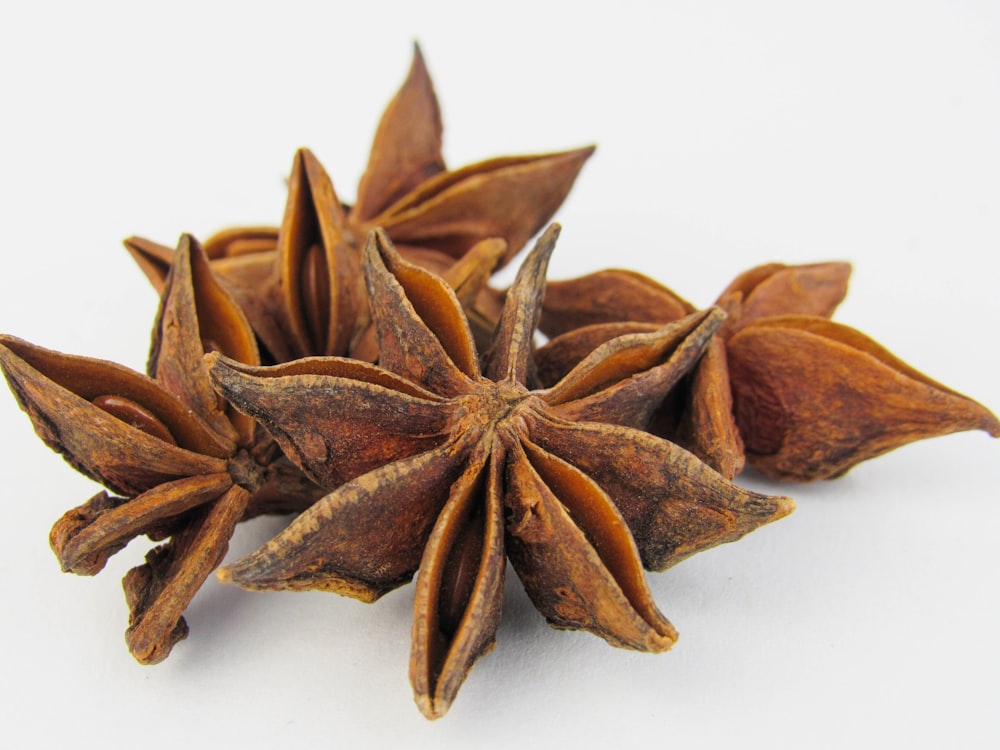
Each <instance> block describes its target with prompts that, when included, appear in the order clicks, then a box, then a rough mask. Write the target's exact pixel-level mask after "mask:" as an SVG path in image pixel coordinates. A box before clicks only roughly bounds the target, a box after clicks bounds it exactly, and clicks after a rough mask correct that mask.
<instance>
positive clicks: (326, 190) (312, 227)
mask: <svg viewBox="0 0 1000 750" xmlns="http://www.w3.org/2000/svg"><path fill="white" fill-rule="evenodd" d="M441 132H442V127H441V114H440V110H439V107H438V102H437V98H436V96H435V93H434V88H433V85H432V83H431V79H430V76H429V75H428V72H427V68H426V66H425V64H424V60H423V56H422V55H421V53H420V49H419V47H416V46H415V47H414V55H413V63H412V65H411V67H410V71H409V74H408V76H407V78H406V81H405V82H404V83H403V86H402V87H401V88H400V90H399V91H398V92H397V93H396V95H395V96H394V97H393V99H392V101H390V103H389V105H388V107H387V108H386V110H385V113H384V114H383V116H382V120H381V122H380V123H379V126H378V129H377V131H376V133H375V139H374V142H373V144H372V148H371V153H370V156H369V161H368V166H367V169H366V171H365V173H364V175H363V176H362V178H361V182H360V184H359V186H358V196H357V201H356V202H355V204H354V205H353V206H347V205H345V204H343V203H342V202H341V201H340V199H339V198H338V197H337V194H336V192H335V191H334V188H333V184H332V182H331V181H330V178H329V177H328V176H327V173H326V171H325V170H324V169H323V167H322V165H321V164H320V163H319V161H318V160H317V159H316V157H315V156H313V154H312V153H311V152H309V151H308V150H306V149H300V150H299V152H298V153H297V154H296V156H295V160H294V163H293V165H292V173H291V177H290V179H289V186H288V202H287V204H286V209H285V215H284V219H283V221H282V224H281V227H280V228H273V229H270V228H267V227H249V228H246V229H229V230H225V231H223V232H222V233H220V234H218V235H216V236H215V237H213V238H209V240H207V241H206V243H205V245H206V252H208V254H209V257H211V258H212V259H213V269H214V270H215V272H216V273H217V274H218V275H219V277H220V278H221V279H222V280H223V281H224V283H226V284H227V286H228V287H229V288H230V290H231V292H232V294H233V296H234V297H235V298H236V299H237V301H238V302H239V303H240V305H241V306H242V308H243V310H244V312H245V313H246V315H247V317H248V318H249V319H250V323H251V325H252V326H253V328H254V331H255V332H256V333H257V335H258V337H259V338H260V340H261V342H262V343H263V344H264V346H265V348H266V349H267V350H268V353H269V354H270V358H271V360H272V361H274V362H285V361H289V360H291V359H295V358H299V357H304V356H311V355H350V356H352V357H355V358H360V359H369V360H374V359H375V357H376V356H377V351H375V348H374V345H373V343H372V342H373V336H372V335H371V334H370V333H368V332H367V328H368V324H369V317H368V311H367V306H366V299H365V295H364V293H363V280H362V278H361V273H360V255H361V249H362V247H361V246H362V244H363V242H364V240H365V238H366V237H367V235H368V232H369V231H370V230H371V229H373V228H374V227H381V228H382V229H383V230H384V231H385V232H386V233H387V234H388V235H389V237H391V238H392V240H393V242H394V243H395V244H396V246H397V249H398V250H399V251H400V252H401V253H402V254H403V255H404V256H405V257H407V258H408V259H409V260H411V261H412V262H415V263H418V264H420V265H422V266H424V267H426V268H430V269H432V270H434V271H435V272H438V273H440V274H442V275H444V276H445V277H446V278H448V276H449V275H455V274H461V271H458V270H455V269H454V268H453V266H454V265H455V264H456V262H458V261H461V259H462V258H464V257H465V256H466V255H467V254H469V253H470V252H473V249H474V248H477V247H478V248H480V251H481V255H482V256H483V257H482V262H483V263H484V268H485V273H486V276H487V277H488V275H489V274H490V273H492V272H493V270H495V269H497V268H499V267H501V266H503V265H504V264H506V263H507V261H509V260H510V259H511V258H512V257H513V256H514V255H515V254H516V253H517V252H518V251H520V250H521V248H522V247H523V246H524V244H525V243H526V242H527V241H528V239H530V238H531V237H532V236H533V235H534V234H536V233H537V232H538V231H539V230H540V229H541V228H542V227H543V226H544V225H545V223H546V222H547V221H548V220H549V219H550V218H551V217H552V214H553V213H555V211H556V209H557V208H558V207H559V206H560V204H561V203H562V202H563V200H564V199H565V198H566V195H567V194H568V193H569V190H570V188H571V187H572V185H573V182H574V180H575V179H576V176H577V175H578V174H579V172H580V169H581V168H582V167H583V164H584V162H586V160H587V159H588V158H589V157H590V155H591V154H592V153H593V151H594V149H593V147H587V148H581V149H576V150H572V151H566V152H560V153H549V154H540V155H533V156H512V157H501V158H494V159H490V160H487V161H482V162H478V163H476V164H472V165H469V166H467V167H463V168H461V169H457V170H448V169H446V167H445V163H444V157H443V156H442V153H441ZM489 238H499V240H503V241H504V242H505V243H506V245H505V246H503V247H500V248H499V249H493V248H491V249H490V250H483V249H482V247H481V243H482V242H483V241H484V240H487V239H489ZM497 241H498V240H497V239H494V240H493V242H497ZM125 244H126V247H127V248H128V250H129V252H130V253H131V254H132V255H133V257H134V258H135V259H136V260H137V262H138V263H139V265H140V266H141V267H142V269H143V270H144V271H145V272H146V274H147V276H149V278H150V280H151V281H152V282H153V284H154V285H155V286H157V288H160V287H161V286H162V279H163V274H164V272H165V269H166V267H167V266H168V265H169V262H170V256H171V250H170V248H167V247H165V246H162V245H159V244H157V243H155V242H151V241H149V240H144V239H142V238H137V237H133V238H130V239H128V240H126V243H125ZM448 280H449V281H451V279H448ZM479 287H480V288H479V289H477V290H476V291H477V292H481V294H478V295H477V294H473V295H470V296H469V298H468V300H467V301H466V306H467V309H468V310H469V311H470V315H472V316H473V318H474V319H473V322H474V323H476V324H477V328H478V330H477V331H476V332H477V334H478V336H479V337H480V338H483V337H484V336H485V335H486V334H487V332H488V333H489V334H492V326H493V325H494V324H495V322H496V321H495V315H496V314H497V312H498V302H497V299H496V296H495V293H493V292H492V291H491V290H488V289H486V288H485V279H484V280H483V281H482V283H480V285H479ZM477 297H478V298H477Z"/></svg>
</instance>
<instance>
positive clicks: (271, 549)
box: [209, 227, 793, 718]
mask: <svg viewBox="0 0 1000 750" xmlns="http://www.w3.org/2000/svg"><path fill="white" fill-rule="evenodd" d="M557 233H558V228H557V227H552V228H550V229H549V230H548V231H547V232H546V233H545V234H544V235H543V236H542V238H541V239H540V240H539V242H538V244H537V246H536V248H535V250H534V251H533V252H532V253H531V254H530V255H529V257H528V258H527V259H526V260H525V262H524V264H523V265H522V267H521V269H520V271H519V273H518V276H517V280H516V281H515V283H514V285H513V287H512V288H511V289H510V290H509V292H508V294H507V296H506V300H505V304H504V307H503V310H502V314H501V317H500V323H499V326H498V328H497V333H496V338H495V341H494V344H493V346H492V348H491V349H490V350H489V351H488V352H487V353H486V355H485V357H484V360H483V363H482V368H481V365H480V358H479V355H478V353H477V349H476V346H475V343H474V341H473V339H472V334H471V331H470V328H469V325H468V322H467V320H466V317H465V315H464V313H463V311H462V309H461V306H460V305H459V303H458V300H457V299H456V297H455V295H454V294H453V293H452V292H451V290H450V289H449V287H448V286H447V284H445V283H444V282H443V281H442V280H440V279H439V278H438V277H437V276H435V275H434V274H432V273H430V272H428V271H426V270H423V269H421V268H419V267H417V266H415V265H411V264H410V263H408V262H406V261H405V260H403V259H402V258H401V257H400V255H399V254H398V253H397V252H396V251H395V250H394V249H393V247H392V245H391V242H390V241H389V239H388V237H387V236H386V235H385V234H384V233H382V232H380V231H375V232H374V233H373V234H372V235H371V237H370V239H369V242H368V244H367V247H366V251H365V256H364V271H365V276H366V280H367V284H368V290H369V295H370V300H371V306H372V311H373V316H374V319H375V326H376V330H377V335H378V343H379V351H380V359H379V362H380V366H378V367H376V366H373V365H368V364H365V363H361V362H358V361H355V360H350V359H341V358H314V359H310V360H304V361H300V362H293V363H289V364H284V365H277V366H275V367H269V368H259V367H258V368H255V367H250V366H247V365H243V364H239V363H237V362H234V361H232V360H229V359H225V358H223V357H221V356H219V355H210V357H209V360H210V361H211V362H212V363H213V366H212V377H213V379H214V381H215V382H216V384H217V386H218V388H219V390H220V392H221V393H222V394H223V395H224V396H225V397H226V398H227V399H228V400H229V401H231V402H232V403H233V404H234V405H235V406H236V407H237V408H239V409H241V410H243V411H245V412H246V413H247V414H249V415H251V416H253V417H254V418H255V419H258V420H260V421H261V423H262V424H264V425H265V426H266V427H267V428H268V430H269V431H270V432H271V434H273V435H274V436H275V438H276V439H277V440H278V442H279V443H280V444H281V446H282V448H283V449H284V451H285V453H286V455H288V456H289V457H290V458H291V460H293V461H294V462H296V463H297V464H298V465H299V466H301V467H302V469H303V471H305V472H306V473H307V474H308V475H309V476H310V477H312V478H313V479H314V480H315V481H316V482H317V483H319V484H323V485H327V486H338V485H339V488H338V489H336V490H335V491H333V492H332V493H331V494H329V495H327V496H326V497H325V498H323V499H322V500H320V501H318V502H317V503H316V504H315V505H313V506H312V507H311V508H310V509H308V510H307V511H305V512H304V513H303V514H302V515H300V516H299V517H298V518H297V519H296V520H295V521H294V522H293V523H292V524H291V525H290V526H289V527H288V528H287V529H286V530H285V531H284V532H282V533H281V534H279V535H278V536H277V537H276V538H275V539H273V540H272V541H271V542H269V543H268V544H267V545H265V546H264V547H262V548H261V549H260V550H258V551H257V552H255V553H253V554H251V555H250V556H248V557H246V558H244V559H242V560H240V561H238V562H236V563H234V564H232V565H230V566H227V567H225V568H222V569H221V570H220V571H219V575H220V578H222V579H223V580H227V581H230V582H233V583H236V584H238V585H240V586H243V587H245V588H251V589H291V590H301V589H323V590H329V591H335V592H337V593H341V594H345V595H348V596H353V597H356V598H359V599H362V600H365V601H371V600H374V599H377V598H378V597H379V596H381V595H382V594H384V593H386V592H387V591H389V590H391V589H393V588H395V587H397V586H399V585H401V584H403V583H405V582H406V581H408V580H409V579H410V578H411V577H412V576H413V574H414V572H415V571H417V570H418V568H419V573H418V577H417V585H416V594H415V601H414V622H413V645H412V655H411V663H410V677H411V682H412V685H413V689H414V693H415V696H416V700H417V702H418V705H419V706H420V708H421V710H422V711H423V712H424V714H425V715H426V716H428V717H429V718H436V717H439V716H441V715H443V714H444V713H445V712H446V711H447V709H448V707H449V706H450V704H451V702H452V700H453V698H454V697H455V694H456V693H457V691H458V689H459V687H460V686H461V684H462V682H463V680H464V679H465V676H466V674H467V673H468V671H469V669H470V668H471V666H472V664H473V662H474V661H475V660H476V659H477V658H478V657H479V656H480V655H481V654H483V653H485V652H486V651H487V650H489V649H490V648H491V647H492V645H493V642H494V637H495V633H496V629H497V626H498V623H499V619H500V605H501V597H502V590H503V579H504V570H505V558H509V559H510V560H511V562H512V564H513V566H514V569H515V570H516V571H517V573H518V576H519V577H520V579H521V581H522V582H523V583H524V586H525V589H526V590H527V592H528V594H529V596H530V597H531V599H532V601H533V602H534V604H535V606H536V607H537V608H538V610H539V611H540V612H541V613H542V614H543V615H544V616H545V617H546V618H547V619H548V620H549V622H550V623H552V624H553V625H554V626H556V627H559V628H571V629H582V630H587V631H590V632H592V633H595V634H596V635H599V636H601V637H602V638H605V639H606V640H607V641H609V642H610V643H612V644H614V645H616V646H623V647H627V648H633V649H638V650H644V651H663V650H665V649H667V648H669V647H670V646H671V645H672V644H673V642H674V640H675V638H676V632H675V631H674V629H673V626H672V625H671V624H670V623H669V622H668V621H667V620H666V619H665V618H664V617H663V615H662V614H660V612H659V610H658V609H657V608H656V605H655V604H654V602H653V601H652V597H651V595H650V592H649V590H648V588H647V586H646V583H645V579H644V575H643V573H642V567H643V566H645V567H646V568H649V569H652V570H661V569H663V568H666V567H667V566H669V565H672V564H674V563H675V562H678V561H679V560H682V559H684V558H685V557H687V556H689V555H691V554H694V553H695V552H698V551H700V550H703V549H706V548H708V547H711V546H714V545H716V544H719V543H722V542H728V541H732V540H734V539H737V538H739V537H741V536H743V535H744V534H746V533H748V532H749V531H752V530H753V529H755V528H758V527H759V526H761V525H762V524H764V523H767V522H769V521H772V520H774V519H776V518H780V517H782V516H784V515H786V514H787V513H788V512H790V511H791V509H792V507H793V504H792V502H791V500H789V499H787V498H782V497H769V496H766V495H760V494H757V493H753V492H749V491H746V490H743V489H740V488H738V487H736V486H734V485H732V484H730V483H729V482H727V481H725V480H724V479H723V478H722V477H721V476H720V475H718V474H717V473H716V472H714V471H712V470H711V469H709V468H708V467H707V466H706V465H704V464H703V463H701V462H700V461H699V460H698V459H696V458H695V457H694V456H693V455H691V454H690V453H688V452H687V451H685V450H683V449H681V448H678V447H677V446H675V445H673V444H671V443H669V442H667V441H665V440H662V439H659V438H657V437H654V436H652V435H650V434H648V433H646V432H644V431H641V429H637V428H641V427H643V426H644V425H645V423H646V422H647V421H648V419H649V416H650V414H651V411H652V406H651V404H653V403H655V402H657V401H658V400H659V399H660V398H662V397H663V395H664V394H665V393H666V392H668V391H669V390H670V388H671V387H672V386H673V385H674V384H675V383H676V382H677V380H678V379H680V378H681V377H682V376H683V375H684V373H685V372H687V371H688V370H689V369H690V367H691V366H692V365H693V364H694V363H695V362H696V361H697V359H698V357H699V355H700V354H701V352H702V350H703V349H704V346H705V344H706V342H707V341H708V340H709V338H710V337H711V335H712V333H713V332H714V331H715V329H716V328H717V327H718V325H719V324H720V322H721V320H722V317H723V316H722V314H721V311H718V310H710V311H706V312H702V313H694V314H692V315H689V316H686V317H684V318H683V319H681V320H679V321H677V322H675V323H673V324H671V325H667V326H665V327H661V328H659V329H658V330H656V331H653V332H651V333H647V334H639V335H632V336H624V337H621V338H617V339H614V340H612V341H609V342H608V343H606V344H605V345H604V346H602V347H599V348H598V349H597V350H596V351H594V352H593V353H592V354H591V355H590V356H588V357H587V358H586V359H585V360H584V361H583V362H581V363H580V364H579V365H578V366H577V367H575V368H574V369H573V370H572V371H571V372H570V373H569V374H568V375H567V376H566V377H565V378H563V379H562V380H560V381H559V382H558V383H556V384H555V385H554V386H553V387H552V388H550V389H547V390H529V389H528V387H527V386H526V384H527V383H528V382H530V380H531V373H530V371H531V368H532V349H533V345H532V337H533V335H534V332H535V328H536V324H537V319H538V314H539V311H540V303H541V298H542V290H543V285H544V276H545V269H546V267H547V264H548V259H549V255H550V253H551V251H552V249H553V247H554V243H555V239H556V236H557ZM345 481H346V483H345V484H341V483H342V482H345Z"/></svg>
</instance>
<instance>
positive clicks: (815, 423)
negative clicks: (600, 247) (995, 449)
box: [538, 263, 1000, 481]
mask: <svg viewBox="0 0 1000 750" xmlns="http://www.w3.org/2000/svg"><path fill="white" fill-rule="evenodd" d="M850 271H851V269H850V266H849V265H848V264H846V263H819V264H813V265H801V266H786V265H783V264H780V263H771V264H768V265H764V266H758V267H756V268H753V269H750V270H749V271H746V272H745V273H743V274H741V275H740V276H738V277H737V278H736V280H735V281H733V283H732V284H730V285H729V287H727V288H726V290H725V291H724V292H723V293H722V294H721V295H720V297H719V300H718V302H717V303H716V304H717V305H720V306H721V307H723V308H724V309H725V310H726V312H727V313H728V319H727V321H726V323H725V324H724V325H723V326H722V328H721V329H720V331H719V334H718V335H717V337H716V339H715V340H714V341H713V342H712V344H710V345H709V349H708V351H707V352H706V354H705V356H704V357H703V358H702V359H701V361H700V362H699V364H698V366H697V367H696V369H695V370H694V372H693V373H692V374H691V375H690V376H689V378H688V379H687V381H686V383H685V384H684V385H683V387H681V388H678V389H677V390H676V391H674V392H673V393H672V394H671V395H670V397H669V398H668V400H667V401H666V402H665V403H664V405H663V408H662V409H661V410H660V412H659V413H658V415H657V419H656V421H655V426H654V427H653V428H652V429H653V430H654V431H656V432H657V433H658V434H663V435H665V436H666V437H668V438H670V439H671V440H675V441H677V442H678V443H680V444H681V445H684V446H685V447H687V448H688V449H690V450H691V451H693V452H694V453H695V454H697V455H698V456H700V457H701V458H703V459H704V460H705V461H707V462H708V463H709V464H711V465H712V466H714V467H715V468H717V469H718V470H719V471H720V472H722V473H723V474H724V475H726V476H728V477H732V476H734V475H735V474H737V473H738V472H739V471H740V470H741V469H742V467H743V463H744V456H745V458H746V460H748V461H749V463H750V464H751V465H753V466H754V467H755V468H757V469H759V470H760V471H762V472H764V473H765V474H767V475H769V476H771V477H775V478H778V479H790V480H798V481H811V480H815V479H827V478H832V477H836V476H840V475H842V474H844V473H845V472H846V471H848V470H849V469H851V468H852V467H853V466H855V465H856V464H858V463H860V462H861V461H864V460H867V459H869V458H873V457H875V456H878V455H880V454H882V453H885V452H887V451H890V450H892V449H894V448H897V447H899V446H902V445H905V444H906V443H910V442H912V441H914V440H919V439H922V438H928V437H934V436H937V435H944V434H947V433H951V432H958V431H962V430H973V429H980V430H986V431H987V432H989V433H990V434H991V435H993V436H994V437H997V436H1000V422H998V421H997V418H996V417H995V416H994V415H993V414H991V413H990V412H989V411H988V410H987V409H986V408H984V407H983V406H981V405H980V404H978V403H976V402H975V401H972V400H971V399H969V398H967V397H965V396H963V395H961V394H959V393H956V392H955V391H952V390H950V389H948V388H946V387H945V386H943V385H941V384H940V383H936V382H934V381H933V380H931V379H930V378H928V377H927V376H926V375H923V374H921V373H919V372H917V371H916V370H914V369H913V368H912V367H910V366H909V365H907V364H905V363H904V362H902V361H901V360H900V359H898V358H897V357H895V356H894V355H892V354H890V353H889V352H888V351H886V350H885V349H884V348H883V347H882V346H880V345H879V344H877V343H876V342H874V341H872V340H871V339H870V338H868V337H867V336H865V335H864V334H862V333H860V332H859V331H856V330H855V329H853V328H849V327H847V326H844V325H841V324H839V323H834V322H832V321H830V320H829V317H830V316H831V315H832V314H833V312H834V310H835V309H836V307H837V305H839V304H840V302H841V300H843V298H844V295H845V294H846V293H847V281H848V277H849V276H850ZM694 309H695V308H694V306H692V305H691V304H690V303H689V302H687V301H685V300H684V299H682V298H681V297H679V296H677V295H676V294H674V292H672V291H671V290H669V289H667V288H666V287H663V286H661V285H660V284H657V283H656V282H655V281H653V280H651V279H649V278H647V277H645V276H642V275H640V274H637V273H633V272H630V271H616V270H611V271H602V272H599V273H595V274H591V275H589V276H584V277H581V278H578V279H574V280H570V281H557V282H550V283H549V285H548V289H547V291H546V296H545V303H544V313H543V316H542V321H541V327H542V329H543V330H544V331H545V332H546V333H548V334H549V335H552V336H556V337H557V338H555V339H553V340H552V341H551V342H550V343H549V345H548V346H546V347H545V348H544V349H542V350H540V351H539V352H538V357H539V365H538V366H539V370H540V373H541V377H542V381H543V382H555V381H556V380H557V379H558V378H559V377H561V376H562V374H563V373H565V372H566V371H568V370H569V369H570V368H572V367H573V366H574V365H575V363H576V362H577V361H579V360H580V359H582V358H583V357H584V356H586V354H587V353H588V352H589V351H590V350H591V349H593V348H594V347H595V346H597V345H598V344H600V343H601V342H603V341H605V340H607V339H609V338H611V337H614V336H619V335H621V334H622V333H624V332H627V331H641V330H648V329H651V328H654V327H655V326H658V325H662V324H664V323H668V322H670V321H673V320H677V319H678V318H680V317H681V316H684V315H688V314H690V313H691V312H692V311H693V310H694ZM560 334H561V335H560Z"/></svg>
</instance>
